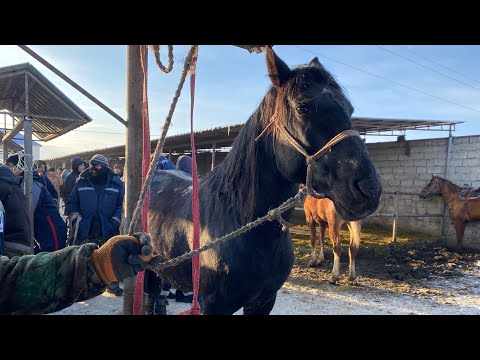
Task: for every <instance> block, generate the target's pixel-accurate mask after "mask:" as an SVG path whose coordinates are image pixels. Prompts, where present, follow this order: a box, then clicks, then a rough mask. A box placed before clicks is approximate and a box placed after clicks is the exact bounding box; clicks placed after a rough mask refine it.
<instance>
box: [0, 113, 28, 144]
mask: <svg viewBox="0 0 480 360" xmlns="http://www.w3.org/2000/svg"><path fill="white" fill-rule="evenodd" d="M22 129H23V118H21V119H20V121H19V122H18V123H17V124H16V125H15V126H14V127H13V129H12V131H10V132H9V133H8V134H6V135H5V136H4V137H3V138H2V142H3V143H4V142H6V141H8V140H10V139H12V138H13V137H14V136H15V135H17V134H18V133H19V132H20V131H22Z"/></svg>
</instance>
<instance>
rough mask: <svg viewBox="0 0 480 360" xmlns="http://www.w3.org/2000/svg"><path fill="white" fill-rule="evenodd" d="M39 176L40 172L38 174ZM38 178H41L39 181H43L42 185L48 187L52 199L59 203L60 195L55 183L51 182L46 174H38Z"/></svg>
mask: <svg viewBox="0 0 480 360" xmlns="http://www.w3.org/2000/svg"><path fill="white" fill-rule="evenodd" d="M37 174H38V172H37ZM38 176H39V179H38V180H39V181H41V182H42V184H43V185H45V186H46V187H47V190H48V192H49V193H50V195H52V198H53V199H54V201H56V202H57V203H58V195H59V194H58V192H57V190H55V186H53V183H52V182H51V180H50V179H49V178H48V176H47V175H45V174H38Z"/></svg>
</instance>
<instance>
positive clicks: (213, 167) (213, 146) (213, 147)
mask: <svg viewBox="0 0 480 360" xmlns="http://www.w3.org/2000/svg"><path fill="white" fill-rule="evenodd" d="M216 148H217V143H213V145H212V167H211V169H210V170H211V171H213V169H215V149H216Z"/></svg>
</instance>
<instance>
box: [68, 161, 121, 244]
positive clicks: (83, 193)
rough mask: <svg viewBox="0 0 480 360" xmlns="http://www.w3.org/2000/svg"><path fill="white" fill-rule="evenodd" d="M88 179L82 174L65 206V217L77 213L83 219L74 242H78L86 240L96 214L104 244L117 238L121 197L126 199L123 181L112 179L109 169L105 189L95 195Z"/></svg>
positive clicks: (87, 171)
mask: <svg viewBox="0 0 480 360" xmlns="http://www.w3.org/2000/svg"><path fill="white" fill-rule="evenodd" d="M90 176H91V175H90V172H89V170H88V169H85V170H84V171H82V173H81V174H80V175H79V177H78V179H77V182H76V183H75V186H74V187H73V190H72V192H71V194H70V196H69V198H68V200H67V205H66V213H67V214H68V215H72V214H73V213H75V212H78V213H79V214H80V215H81V216H82V220H81V221H80V225H79V228H78V234H77V241H79V242H81V241H83V240H85V239H86V238H87V237H88V233H89V230H90V223H91V222H92V219H93V217H94V215H95V214H97V215H98V217H99V218H100V222H101V224H102V235H103V239H104V240H108V239H109V238H111V237H112V236H115V235H118V234H119V228H120V221H121V218H122V208H123V197H124V195H125V189H124V186H123V182H122V180H120V178H119V177H118V176H114V173H113V171H112V170H111V169H110V175H109V177H110V180H109V181H108V182H107V185H106V186H105V188H104V189H103V190H102V191H99V192H98V193H97V191H96V190H95V186H94V184H93V183H92V182H91V181H90Z"/></svg>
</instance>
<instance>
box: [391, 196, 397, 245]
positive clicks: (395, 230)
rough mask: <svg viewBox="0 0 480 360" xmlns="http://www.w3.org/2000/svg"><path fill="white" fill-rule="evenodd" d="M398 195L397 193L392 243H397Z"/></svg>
mask: <svg viewBox="0 0 480 360" xmlns="http://www.w3.org/2000/svg"><path fill="white" fill-rule="evenodd" d="M398 210H399V209H398V193H397V192H395V205H394V210H393V229H392V241H393V243H394V244H396V243H397V224H398Z"/></svg>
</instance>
